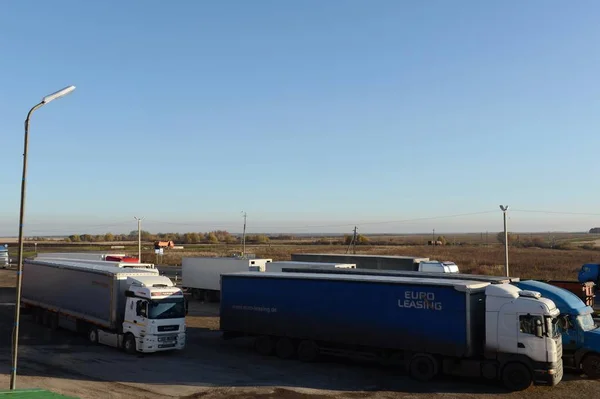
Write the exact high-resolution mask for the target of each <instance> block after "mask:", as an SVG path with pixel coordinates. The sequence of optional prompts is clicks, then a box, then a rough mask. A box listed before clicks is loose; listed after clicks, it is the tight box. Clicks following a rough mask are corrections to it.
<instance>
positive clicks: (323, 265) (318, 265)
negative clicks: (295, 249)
mask: <svg viewBox="0 0 600 399" xmlns="http://www.w3.org/2000/svg"><path fill="white" fill-rule="evenodd" d="M287 268H293V269H331V268H334V269H356V264H354V263H328V262H297V261H279V262H277V261H276V262H271V263H268V264H267V268H266V271H267V272H282V271H283V269H287Z"/></svg>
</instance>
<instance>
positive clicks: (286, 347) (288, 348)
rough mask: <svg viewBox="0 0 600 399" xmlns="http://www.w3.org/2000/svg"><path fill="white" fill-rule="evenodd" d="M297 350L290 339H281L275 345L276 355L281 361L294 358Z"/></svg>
mask: <svg viewBox="0 0 600 399" xmlns="http://www.w3.org/2000/svg"><path fill="white" fill-rule="evenodd" d="M295 352H296V348H294V343H293V342H292V340H291V339H289V338H279V339H278V340H277V344H275V354H276V355H277V357H279V358H281V359H290V358H292V357H293V356H294V353H295Z"/></svg>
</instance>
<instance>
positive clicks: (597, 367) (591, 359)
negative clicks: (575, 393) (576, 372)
mask: <svg viewBox="0 0 600 399" xmlns="http://www.w3.org/2000/svg"><path fill="white" fill-rule="evenodd" d="M581 366H582V368H583V372H584V373H585V374H586V375H587V376H588V378H593V379H598V378H600V355H597V354H594V353H591V354H589V355H587V356H586V357H585V358H584V359H583V362H581Z"/></svg>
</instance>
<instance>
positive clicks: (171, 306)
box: [148, 298, 185, 319]
mask: <svg viewBox="0 0 600 399" xmlns="http://www.w3.org/2000/svg"><path fill="white" fill-rule="evenodd" d="M184 317H185V304H184V301H183V298H165V299H154V300H152V301H150V303H149V304H148V318H149V319H181V318H184Z"/></svg>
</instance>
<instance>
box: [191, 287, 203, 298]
mask: <svg viewBox="0 0 600 399" xmlns="http://www.w3.org/2000/svg"><path fill="white" fill-rule="evenodd" d="M192 298H194V299H195V300H197V301H199V300H200V299H202V293H201V292H200V290H199V289H197V288H192Z"/></svg>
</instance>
